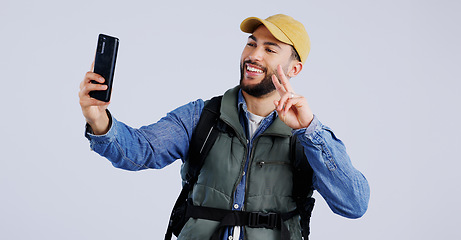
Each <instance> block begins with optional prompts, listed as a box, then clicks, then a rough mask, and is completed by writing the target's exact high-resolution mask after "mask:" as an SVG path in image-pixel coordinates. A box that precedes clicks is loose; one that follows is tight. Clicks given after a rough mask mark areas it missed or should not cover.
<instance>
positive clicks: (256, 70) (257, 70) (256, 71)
mask: <svg viewBox="0 0 461 240" xmlns="http://www.w3.org/2000/svg"><path fill="white" fill-rule="evenodd" d="M246 70H247V71H248V72H252V73H263V72H264V71H263V70H262V69H260V68H256V67H252V66H250V65H248V64H247V65H246Z"/></svg>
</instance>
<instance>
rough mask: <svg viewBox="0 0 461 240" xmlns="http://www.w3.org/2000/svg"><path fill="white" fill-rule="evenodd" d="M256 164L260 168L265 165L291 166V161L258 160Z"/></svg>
mask: <svg viewBox="0 0 461 240" xmlns="http://www.w3.org/2000/svg"><path fill="white" fill-rule="evenodd" d="M256 165H257V166H258V167H260V168H262V167H264V166H278V165H279V166H288V167H291V163H290V162H282V161H278V162H271V161H259V162H256Z"/></svg>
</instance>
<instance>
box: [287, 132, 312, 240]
mask: <svg viewBox="0 0 461 240" xmlns="http://www.w3.org/2000/svg"><path fill="white" fill-rule="evenodd" d="M290 148H291V149H290V154H291V159H292V161H293V198H294V200H295V202H296V205H297V209H298V211H299V215H300V217H301V222H300V223H301V229H302V235H303V238H304V240H307V239H309V233H310V228H309V223H310V218H311V213H312V209H313V208H314V203H315V199H314V198H312V197H311V196H312V191H313V187H312V176H313V170H312V168H311V166H310V164H309V161H308V160H307V157H306V155H305V154H304V147H303V146H302V145H301V142H300V141H299V139H298V137H297V136H295V135H293V136H291V139H290Z"/></svg>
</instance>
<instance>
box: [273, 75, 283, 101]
mask: <svg viewBox="0 0 461 240" xmlns="http://www.w3.org/2000/svg"><path fill="white" fill-rule="evenodd" d="M272 83H273V84H274V86H275V89H276V90H277V92H278V94H279V95H280V97H281V96H283V94H285V92H286V90H285V88H284V87H283V85H282V84H281V83H280V81H279V79H278V78H277V76H275V74H274V75H272Z"/></svg>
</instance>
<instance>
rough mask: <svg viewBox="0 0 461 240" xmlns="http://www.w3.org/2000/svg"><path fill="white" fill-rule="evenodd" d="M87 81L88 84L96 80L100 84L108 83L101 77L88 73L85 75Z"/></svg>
mask: <svg viewBox="0 0 461 240" xmlns="http://www.w3.org/2000/svg"><path fill="white" fill-rule="evenodd" d="M85 80H86V82H91V80H94V81H96V82H98V83H104V82H105V81H106V80H105V79H104V78H103V77H102V76H101V75H99V74H97V73H94V72H87V73H86V74H85Z"/></svg>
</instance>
